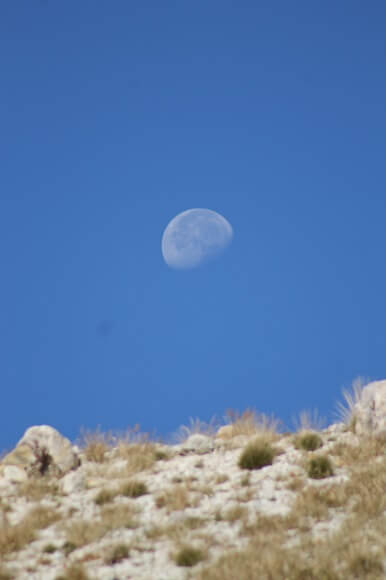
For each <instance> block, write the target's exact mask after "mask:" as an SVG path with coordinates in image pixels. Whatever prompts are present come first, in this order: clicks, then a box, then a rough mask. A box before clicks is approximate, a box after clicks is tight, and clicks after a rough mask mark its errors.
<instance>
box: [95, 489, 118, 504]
mask: <svg viewBox="0 0 386 580" xmlns="http://www.w3.org/2000/svg"><path fill="white" fill-rule="evenodd" d="M115 496H116V494H115V493H114V492H112V491H111V490H109V489H101V490H100V492H99V493H98V495H97V496H96V498H95V499H94V502H95V503H96V504H97V505H104V504H105V503H108V502H110V501H113V499H114V498H115Z"/></svg>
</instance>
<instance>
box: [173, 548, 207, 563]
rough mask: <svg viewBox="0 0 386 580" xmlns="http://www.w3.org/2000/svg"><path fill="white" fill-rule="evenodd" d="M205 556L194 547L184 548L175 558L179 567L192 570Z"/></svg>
mask: <svg viewBox="0 0 386 580" xmlns="http://www.w3.org/2000/svg"><path fill="white" fill-rule="evenodd" d="M204 558H205V555H204V552H203V551H202V550H199V549H197V548H194V547H193V546H182V547H181V548H180V549H179V550H178V552H177V553H176V554H175V556H174V560H175V563H176V564H177V566H184V567H189V568H191V567H192V566H195V565H196V564H198V563H199V562H201V561H202V560H204Z"/></svg>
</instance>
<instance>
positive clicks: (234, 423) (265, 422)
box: [226, 409, 281, 440]
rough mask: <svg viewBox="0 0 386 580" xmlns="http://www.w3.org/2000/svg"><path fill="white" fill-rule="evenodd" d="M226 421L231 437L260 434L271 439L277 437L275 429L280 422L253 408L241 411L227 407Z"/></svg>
mask: <svg viewBox="0 0 386 580" xmlns="http://www.w3.org/2000/svg"><path fill="white" fill-rule="evenodd" d="M226 421H227V424H228V425H229V426H231V427H232V429H231V437H237V436H238V435H249V436H250V435H256V434H262V433H264V435H265V436H266V437H267V438H268V437H269V438H270V439H271V440H275V439H277V437H278V435H277V431H278V428H279V426H280V424H281V422H280V421H279V420H278V419H275V418H274V417H268V416H267V415H264V414H263V413H258V412H257V411H256V410H255V409H246V410H245V411H244V412H243V413H241V414H240V413H239V412H238V411H234V410H233V409H228V410H227V412H226Z"/></svg>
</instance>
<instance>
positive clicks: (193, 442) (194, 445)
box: [181, 433, 214, 454]
mask: <svg viewBox="0 0 386 580" xmlns="http://www.w3.org/2000/svg"><path fill="white" fill-rule="evenodd" d="M213 449H214V442H213V439H212V437H208V435H203V434H201V433H194V434H193V435H191V436H190V437H188V439H187V440H186V441H185V442H184V443H182V445H181V453H183V454H185V453H198V454H203V453H210V452H211V451H213Z"/></svg>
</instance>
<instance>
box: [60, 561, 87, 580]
mask: <svg viewBox="0 0 386 580" xmlns="http://www.w3.org/2000/svg"><path fill="white" fill-rule="evenodd" d="M55 580H90V577H89V576H88V574H87V572H86V570H85V569H84V567H83V566H82V564H79V563H74V564H71V565H70V566H69V567H68V568H66V569H65V571H64V572H63V574H61V575H60V576H57V577H56V578H55Z"/></svg>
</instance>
